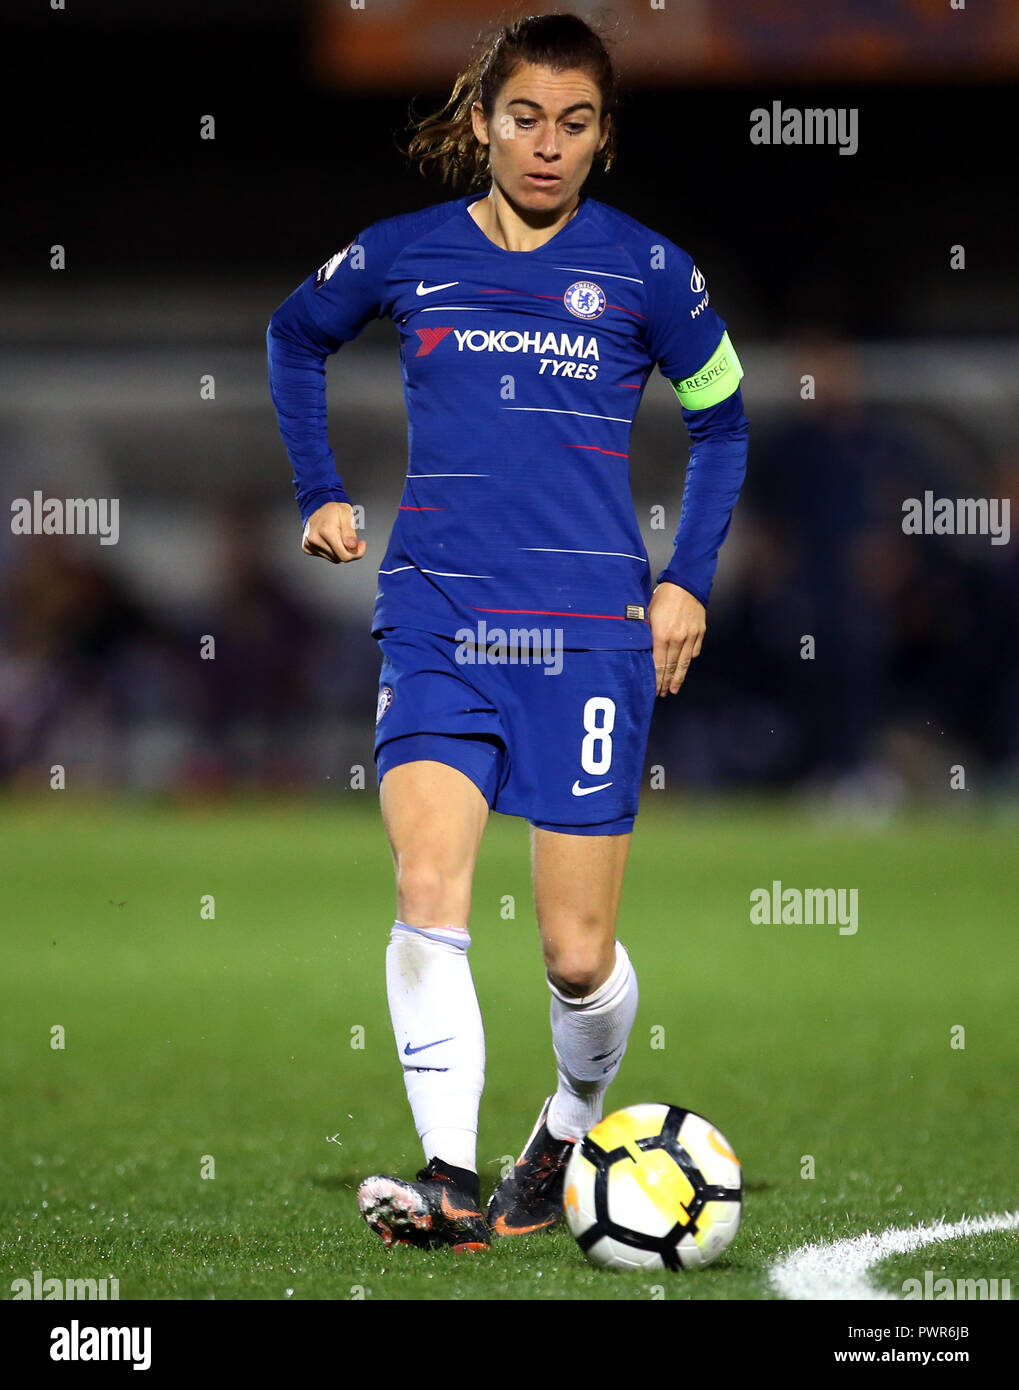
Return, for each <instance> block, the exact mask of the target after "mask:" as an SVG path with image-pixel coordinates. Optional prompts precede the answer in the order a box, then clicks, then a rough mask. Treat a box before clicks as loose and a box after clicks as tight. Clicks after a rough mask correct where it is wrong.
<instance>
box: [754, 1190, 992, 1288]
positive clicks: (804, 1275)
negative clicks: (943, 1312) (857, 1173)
mask: <svg viewBox="0 0 1019 1390" xmlns="http://www.w3.org/2000/svg"><path fill="white" fill-rule="evenodd" d="M1017 1228H1019V1211H1007V1212H1003V1213H1000V1214H998V1215H995V1216H976V1217H969V1216H967V1217H964V1218H963V1219H962V1220H961V1221H956V1222H954V1223H953V1224H952V1225H946V1224H945V1222H944V1221H943V1220H942V1221H937V1222H935V1223H934V1224H933V1225H926V1226H924V1225H919V1226H908V1227H905V1228H903V1227H897V1226H892V1227H891V1228H890V1229H889V1230H887V1231H882V1232H881V1233H880V1234H879V1235H871V1233H870V1232H869V1231H868V1232H867V1233H866V1234H865V1235H862V1236H853V1237H851V1238H850V1239H847V1240H836V1241H824V1242H821V1243H819V1244H817V1245H801V1246H800V1248H799V1249H798V1250H794V1251H793V1252H792V1253H791V1254H789V1255H786V1256H784V1257H783V1258H782V1259H781V1260H779V1261H778V1263H777V1264H774V1265H772V1267H771V1271H770V1276H769V1277H770V1279H771V1284H772V1287H773V1288H774V1289H775V1291H776V1292H777V1293H779V1294H781V1295H782V1297H783V1298H795V1299H803V1298H810V1299H843V1298H859V1299H872V1300H877V1299H893V1300H897V1299H898V1297H899V1295H898V1294H894V1293H891V1292H889V1291H888V1290H887V1289H879V1288H878V1287H877V1286H876V1285H874V1284H872V1283H871V1282H870V1279H869V1278H868V1277H867V1275H868V1271H869V1270H870V1268H871V1266H872V1265H876V1264H877V1263H878V1262H879V1261H881V1260H883V1259H885V1258H886V1257H887V1256H889V1255H902V1254H906V1253H908V1252H909V1251H910V1250H920V1249H922V1248H923V1246H925V1245H935V1244H937V1242H938V1241H942V1240H958V1239H959V1238H960V1236H974V1235H980V1234H982V1233H983V1232H984V1231H1010V1230H1015V1229H1017Z"/></svg>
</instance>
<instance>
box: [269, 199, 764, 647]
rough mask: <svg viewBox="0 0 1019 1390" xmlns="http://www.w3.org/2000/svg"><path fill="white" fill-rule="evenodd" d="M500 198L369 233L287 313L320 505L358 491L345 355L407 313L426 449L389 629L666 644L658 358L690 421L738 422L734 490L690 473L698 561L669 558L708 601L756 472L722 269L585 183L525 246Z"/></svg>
mask: <svg viewBox="0 0 1019 1390" xmlns="http://www.w3.org/2000/svg"><path fill="white" fill-rule="evenodd" d="M483 196H485V195H484V194H478V193H471V194H468V195H467V196H466V197H463V198H457V199H454V200H452V201H449V202H444V203H441V204H437V205H435V206H432V207H429V208H426V209H424V210H423V211H420V212H414V213H409V214H405V215H403V216H399V217H393V218H388V219H386V220H383V221H379V222H375V223H373V224H371V225H370V226H367V227H366V228H365V229H364V230H363V231H361V232H360V233H359V234H358V235H357V236H356V237H355V238H354V239H353V241H351V242H350V243H349V244H348V245H347V246H345V247H344V248H343V249H342V250H341V251H339V252H338V253H337V254H336V255H335V256H333V257H332V259H331V260H329V261H327V262H326V263H325V265H323V266H322V267H321V268H320V269H319V270H318V271H317V272H316V273H315V274H314V275H309V276H308V278H307V279H306V280H305V281H304V283H303V284H302V285H300V286H299V287H298V289H297V290H295V291H294V293H293V294H292V295H291V296H290V297H289V298H288V299H287V300H286V301H285V302H284V303H283V304H282V305H281V306H280V307H279V308H278V309H277V310H276V312H275V313H274V314H273V316H272V319H271V321H270V324H269V329H268V333H267V344H268V351H269V381H270V390H271V394H272V398H273V401H274V404H275V406H276V409H277V414H278V418H279V423H280V430H281V433H282V435H283V439H284V442H285V443H286V445H287V449H288V453H289V457H290V460H291V463H292V466H293V469H294V481H295V486H296V490H297V499H298V504H299V507H300V510H301V515H302V518H304V519H307V518H308V517H309V516H310V515H311V514H312V513H313V512H314V511H315V510H316V509H317V508H318V507H320V506H321V505H322V504H323V503H324V502H327V501H350V500H351V499H350V497H349V496H348V493H347V490H346V488H345V486H344V483H343V481H342V480H341V479H340V477H339V476H338V475H337V472H336V466H335V460H334V456H333V453H332V451H331V449H330V447H329V442H328V435H327V428H326V403H325V359H326V358H327V357H328V355H329V354H331V353H333V352H335V351H336V350H337V349H338V348H339V347H340V346H341V345H342V344H343V343H346V342H349V341H351V340H352V339H354V338H356V337H357V335H358V334H359V333H360V332H361V330H362V329H363V328H364V326H365V325H366V324H367V323H368V322H369V321H370V320H371V319H373V318H376V317H383V316H386V317H389V318H391V319H392V320H393V321H394V323H395V324H396V325H397V328H398V330H399V334H400V360H401V366H402V376H403V387H404V395H405V400H406V405H407V416H408V464H407V476H406V480H405V486H404V490H403V496H402V498H401V501H400V506H399V511H398V513H397V517H396V521H395V524H394V526H393V530H392V533H391V535H390V539H389V544H388V547H387V549H386V552H385V555H384V557H383V559H382V561H381V564H380V567H379V586H378V594H377V598H376V604H375V612H374V617H373V623H372V631H373V633H375V634H377V633H378V632H380V631H381V630H382V629H384V628H387V627H396V626H401V625H402V626H409V627H415V628H420V629H423V630H426V631H430V632H434V633H437V634H438V635H442V636H448V637H453V636H456V635H457V634H458V633H459V632H461V631H462V629H463V628H465V627H476V626H477V624H478V622H479V621H480V620H481V619H485V620H486V623H487V626H488V627H489V628H491V627H492V626H493V625H495V624H497V623H498V624H501V625H502V626H504V627H508V626H513V627H533V626H541V627H551V628H558V629H560V630H561V631H562V634H563V636H562V641H563V644H564V645H565V646H568V647H569V646H573V647H635V648H645V647H650V646H651V644H652V643H651V632H650V627H649V625H648V623H647V620H646V613H647V606H648V603H649V601H650V597H651V575H650V569H649V564H648V558H647V552H646V549H645V546H644V543H643V540H642V537H641V531H640V526H639V524H638V522H637V517H636V514H635V511H634V505H633V498H632V493H631V489H630V471H629V450H630V432H631V427H632V425H633V420H634V417H635V415H636V413H637V409H638V406H639V405H640V401H641V398H642V395H643V392H644V388H645V385H646V383H647V380H648V377H649V374H650V372H651V371H652V369H653V368H654V367H655V366H656V365H657V367H658V368H659V370H660V371H661V372H662V374H663V375H665V376H666V377H668V378H669V379H670V380H671V381H673V383H674V384H675V385H676V387H677V392H678V394H679V397H680V401H681V404H682V405H683V415H684V418H685V419H686V420H687V423H688V425H689V424H690V423H691V422H692V421H694V420H695V419H697V420H698V421H699V422H700V423H701V424H703V422H704V421H711V419H712V417H714V416H717V417H718V423H719V429H720V430H722V431H723V432H724V433H725V435H726V438H727V439H728V441H729V446H730V447H729V467H728V473H727V476H726V477H725V478H724V480H723V481H724V486H723V487H718V486H715V494H716V495H713V496H708V494H709V493H710V492H711V487H710V486H709V487H708V489H707V493H706V494H705V495H706V497H707V501H706V502H705V503H704V505H703V506H702V507H701V506H700V504H698V502H697V499H696V498H693V499H691V495H690V494H691V485H690V475H689V474H688V485H687V496H686V497H685V500H684V516H683V522H682V524H681V536H682V533H683V531H684V528H685V531H686V534H687V536H688V537H693V538H694V542H695V544H694V545H693V547H692V550H696V551H697V552H698V553H697V555H696V558H695V562H691V567H690V571H689V575H687V574H686V573H685V572H684V571H683V570H682V566H679V567H678V568H677V567H676V566H675V565H673V566H670V569H669V571H666V572H663V575H664V577H666V578H670V579H673V580H674V582H677V583H684V584H686V585H687V586H688V587H689V588H690V589H691V591H692V592H694V593H696V594H697V596H698V597H701V598H702V599H703V600H705V601H706V598H707V590H708V589H709V588H710V583H711V577H712V575H713V572H714V565H715V561H716V558H717V550H718V546H719V545H720V544H721V541H722V540H723V539H724V536H725V534H726V532H727V530H728V525H729V517H730V514H731V510H732V505H733V504H734V502H735V500H736V496H737V495H738V492H739V485H740V483H741V482H742V478H743V460H744V457H745V448H744V447H742V446H741V444H740V430H741V427H742V426H743V425H745V419H744V417H743V412H742V405H741V403H740V393H739V380H740V377H741V375H742V368H741V367H740V365H739V361H738V358H737V357H736V354H735V352H734V351H733V350H732V348H731V344H729V341H728V335H727V334H726V330H725V324H724V322H723V321H722V319H721V318H719V316H718V314H717V313H716V312H715V310H714V309H713V308H712V307H711V306H710V304H709V296H708V293H707V290H706V288H705V283H704V277H703V276H702V274H701V272H700V271H699V269H698V268H697V267H696V266H695V265H694V263H693V260H692V259H691V257H690V256H689V255H688V254H687V252H685V251H683V250H682V249H681V248H680V247H678V246H676V245H675V244H674V243H673V242H671V241H669V240H668V239H667V238H666V237H663V236H661V235H659V234H658V233H656V232H654V231H652V230H650V229H649V228H647V227H645V226H643V225H642V224H641V223H639V222H637V221H635V220H634V219H633V218H631V217H629V216H627V215H626V214H624V213H622V212H620V211H618V210H617V209H615V208H612V207H609V206H608V205H606V204H604V203H601V202H598V201H595V200H594V199H591V198H586V197H582V198H581V201H580V205H579V208H578V210H577V212H576V213H575V215H574V216H573V217H572V218H571V219H570V221H569V222H567V223H566V224H565V226H563V227H562V228H561V229H560V231H559V232H558V233H557V234H556V235H555V236H554V237H553V238H552V239H551V240H550V241H548V242H546V243H545V245H544V246H541V247H539V248H538V249H536V250H534V251H527V252H513V251H507V250H504V249H503V248H502V247H499V246H497V245H496V244H495V243H494V242H492V241H491V240H490V239H489V238H488V237H487V236H486V235H485V233H484V232H482V230H481V228H480V227H479V226H478V225H477V224H476V223H475V221H474V220H473V218H472V217H471V216H470V214H469V212H468V207H469V205H470V204H471V203H472V202H474V201H475V200H476V199H477V198H478V197H483ZM703 434H704V431H702V435H703ZM743 437H744V438H745V432H744V436H743ZM733 441H735V444H733ZM734 450H735V452H734ZM733 460H735V462H734V461H733ZM709 473H710V470H709ZM359 481H360V480H358V479H356V478H355V479H353V480H352V482H351V486H352V487H354V488H355V491H356V487H357V485H358V483H359ZM705 483H707V484H710V485H714V483H715V480H714V479H712V478H711V477H710V476H707V477H705V469H704V468H703V467H702V469H701V478H700V484H702V485H703V484H705ZM699 511H703V514H704V517H705V518H707V520H706V522H705V524H706V525H707V534H706V535H704V536H697V535H696V532H697V528H698V525H700V522H699V518H698V512H699Z"/></svg>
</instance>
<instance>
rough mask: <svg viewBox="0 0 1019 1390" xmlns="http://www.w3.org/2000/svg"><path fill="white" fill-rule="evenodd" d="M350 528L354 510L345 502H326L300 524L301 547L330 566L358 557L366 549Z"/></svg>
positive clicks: (342, 563) (343, 563)
mask: <svg viewBox="0 0 1019 1390" xmlns="http://www.w3.org/2000/svg"><path fill="white" fill-rule="evenodd" d="M367 548H368V547H367V545H366V544H365V542H364V541H359V540H358V538H357V532H356V531H355V529H354V509H353V507H352V506H351V505H350V503H349V502H326V503H325V504H324V505H323V506H321V507H319V509H318V511H316V512H312V514H311V516H310V517H309V518H308V520H307V521H306V522H305V524H304V535H303V537H302V539H301V549H302V550H303V551H304V553H305V555H319V556H321V558H322V559H323V560H329V561H330V562H331V563H332V564H334V565H345V564H346V563H347V561H348V560H360V558H361V556H362V555H363V554H364V552H365V551H366V550H367Z"/></svg>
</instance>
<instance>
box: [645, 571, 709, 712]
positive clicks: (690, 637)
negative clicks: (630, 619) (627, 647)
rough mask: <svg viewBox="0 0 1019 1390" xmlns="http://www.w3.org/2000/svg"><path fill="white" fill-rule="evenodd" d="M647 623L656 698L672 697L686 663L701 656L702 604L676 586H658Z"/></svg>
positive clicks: (683, 676) (664, 584)
mask: <svg viewBox="0 0 1019 1390" xmlns="http://www.w3.org/2000/svg"><path fill="white" fill-rule="evenodd" d="M648 622H649V623H650V624H651V636H652V638H653V639H654V655H655V675H656V676H657V677H658V688H657V690H656V691H655V693H656V694H657V695H661V696H665V695H675V694H677V693H678V691H679V688H680V686H681V685H682V684H683V682H684V680H686V673H687V671H688V669H689V667H690V662H691V661H692V660H693V659H694V657H695V656H700V654H701V642H702V641H703V640H704V633H705V630H706V628H707V625H708V624H707V617H706V613H705V608H704V605H703V603H701V602H700V601H699V600H698V599H695V598H694V596H693V594H691V593H688V592H687V590H686V589H681V588H680V586H679V585H678V584H669V583H663V584H659V585H658V587H657V588H656V589H655V591H654V593H653V594H652V595H651V603H650V605H649V607H648Z"/></svg>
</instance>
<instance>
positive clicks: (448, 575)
mask: <svg viewBox="0 0 1019 1390" xmlns="http://www.w3.org/2000/svg"><path fill="white" fill-rule="evenodd" d="M401 570H420V572H421V573H422V574H437V575H439V577H440V578H441V579H494V577H495V576H494V575H491V574H454V573H453V572H452V571H451V570H426V569H422V567H421V566H420V565H397V567H396V569H395V570H379V574H399V573H400V571H401Z"/></svg>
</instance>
